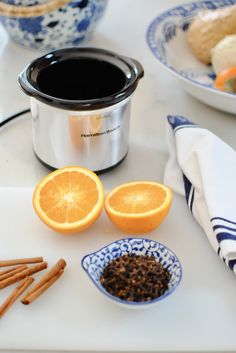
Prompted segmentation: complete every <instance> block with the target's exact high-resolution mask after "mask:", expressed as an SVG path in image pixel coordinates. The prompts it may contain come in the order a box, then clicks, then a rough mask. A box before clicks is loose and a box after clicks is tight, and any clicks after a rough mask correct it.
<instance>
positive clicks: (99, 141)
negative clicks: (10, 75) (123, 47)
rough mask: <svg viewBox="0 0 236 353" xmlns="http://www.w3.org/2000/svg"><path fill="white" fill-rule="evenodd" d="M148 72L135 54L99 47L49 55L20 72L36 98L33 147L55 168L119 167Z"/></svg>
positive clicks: (24, 86)
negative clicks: (136, 93) (133, 110)
mask: <svg viewBox="0 0 236 353" xmlns="http://www.w3.org/2000/svg"><path fill="white" fill-rule="evenodd" d="M143 74H144V71H143V68H142V66H141V64H140V63H139V62H138V61H136V60H134V59H131V58H127V57H124V56H120V55H117V54H115V53H113V52H111V51H107V50H104V49H97V48H84V47H83V48H67V49H60V50H56V51H54V52H51V53H48V54H46V55H44V56H42V57H40V58H38V59H36V60H34V61H33V62H31V63H30V64H29V66H28V67H26V69H25V70H24V71H23V72H22V73H21V74H20V75H19V83H20V86H21V88H22V89H23V91H24V92H25V93H26V94H28V95H29V96H30V97H31V98H30V100H31V112H32V118H33V149H34V152H35V155H36V156H37V158H38V159H39V160H40V161H41V162H42V163H43V164H45V165H46V166H48V167H49V168H51V169H57V168H61V167H63V166H66V165H80V166H84V167H87V168H89V169H91V170H93V171H95V172H103V171H105V170H107V169H109V168H111V167H114V166H116V165H117V164H118V163H120V162H121V161H122V160H123V159H124V158H125V156H126V154H127V152H128V146H129V120H130V103H131V97H132V94H133V92H134V90H135V89H136V87H137V84H138V81H139V79H140V78H141V77H142V76H143Z"/></svg>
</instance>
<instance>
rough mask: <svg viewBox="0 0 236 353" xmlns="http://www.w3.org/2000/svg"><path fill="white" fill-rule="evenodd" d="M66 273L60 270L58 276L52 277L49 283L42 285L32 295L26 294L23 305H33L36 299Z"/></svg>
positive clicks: (22, 301)
mask: <svg viewBox="0 0 236 353" xmlns="http://www.w3.org/2000/svg"><path fill="white" fill-rule="evenodd" d="M63 273H64V271H63V270H60V271H59V272H58V273H57V274H56V275H54V276H53V277H51V278H50V279H49V280H48V281H47V282H45V283H44V284H42V285H41V286H40V287H39V288H38V289H36V290H34V291H33V292H32V293H31V294H30V295H29V294H26V295H25V296H24V298H22V300H21V303H22V304H25V305H28V304H30V303H32V302H33V301H34V300H35V299H37V298H38V297H39V296H40V295H41V294H43V292H45V291H46V290H47V289H48V288H49V287H50V286H51V285H52V284H53V283H54V282H56V280H57V279H58V278H59V277H60V276H61V275H62V274H63Z"/></svg>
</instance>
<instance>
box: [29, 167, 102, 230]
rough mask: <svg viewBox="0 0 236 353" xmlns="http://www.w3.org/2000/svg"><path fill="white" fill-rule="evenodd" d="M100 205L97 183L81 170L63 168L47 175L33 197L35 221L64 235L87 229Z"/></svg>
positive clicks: (95, 216) (91, 173) (95, 218)
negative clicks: (37, 219)
mask: <svg viewBox="0 0 236 353" xmlns="http://www.w3.org/2000/svg"><path fill="white" fill-rule="evenodd" d="M103 205H104V190H103V185H102V182H101V180H100V179H99V177H98V176H97V175H96V174H95V173H94V172H92V171H91V170H88V169H86V168H82V167H65V168H61V169H58V170H56V171H54V172H52V173H50V174H49V175H47V176H46V177H44V178H43V179H42V180H41V181H40V182H39V184H38V185H37V186H36V188H35V191H34V194H33V206H34V209H35V211H36V213H37V214H38V216H39V218H40V219H41V220H42V221H43V222H44V223H45V224H46V225H48V226H49V227H51V228H52V229H54V230H55V231H57V232H60V233H64V234H72V233H78V232H81V231H83V230H85V229H87V228H88V227H90V226H91V225H92V224H93V223H94V222H95V221H96V220H97V218H98V217H99V216H100V214H101V212H102V209H103Z"/></svg>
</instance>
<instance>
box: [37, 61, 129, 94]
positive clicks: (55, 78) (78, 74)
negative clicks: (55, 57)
mask: <svg viewBox="0 0 236 353" xmlns="http://www.w3.org/2000/svg"><path fill="white" fill-rule="evenodd" d="M125 83H126V76H125V74H124V73H123V71H122V70H121V69H119V68H118V67H116V66H115V65H113V64H110V63H109V62H105V61H100V60H94V59H87V58H83V59H79V60H74V59H69V60H64V61H60V62H57V63H52V64H51V65H49V66H47V67H46V68H44V69H41V70H40V72H39V74H38V77H37V85H38V88H39V89H40V91H41V92H43V93H46V94H48V95H50V96H53V97H56V98H62V99H68V100H87V99H96V98H103V97H107V96H110V95H112V94H114V93H117V92H119V91H120V90H121V89H122V88H123V87H124V86H125Z"/></svg>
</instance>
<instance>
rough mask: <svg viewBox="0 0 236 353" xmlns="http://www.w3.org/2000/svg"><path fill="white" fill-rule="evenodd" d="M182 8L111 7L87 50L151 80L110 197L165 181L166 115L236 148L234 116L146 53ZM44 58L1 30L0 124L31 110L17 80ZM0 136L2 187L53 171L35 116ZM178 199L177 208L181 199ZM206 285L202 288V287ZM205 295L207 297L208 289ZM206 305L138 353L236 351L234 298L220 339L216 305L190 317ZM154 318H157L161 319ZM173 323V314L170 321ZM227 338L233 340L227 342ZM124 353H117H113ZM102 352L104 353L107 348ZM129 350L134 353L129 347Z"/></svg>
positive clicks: (136, 106)
mask: <svg viewBox="0 0 236 353" xmlns="http://www.w3.org/2000/svg"><path fill="white" fill-rule="evenodd" d="M183 2H184V1H183V0H182V1H179V0H166V1H161V0H146V1H143V0H119V1H117V0H110V2H109V5H108V8H107V12H106V14H105V16H104V17H103V19H102V21H101V22H100V24H99V26H98V28H97V30H96V32H95V33H94V35H93V38H92V39H91V41H90V42H89V43H88V45H89V46H96V47H102V48H106V49H110V50H113V51H116V52H118V53H120V54H123V55H127V56H130V57H133V58H136V59H138V60H139V61H140V62H141V63H142V65H143V67H144V71H145V76H144V78H143V79H142V80H141V81H140V84H139V86H138V88H137V90H136V91H135V95H134V97H133V99H132V110H131V129H130V150H129V153H128V156H127V158H126V159H125V160H124V162H123V163H122V164H121V165H120V166H118V167H117V168H115V169H113V170H111V171H110V172H107V173H105V174H103V175H101V179H102V181H103V183H104V186H105V188H106V189H110V188H112V187H114V186H116V185H118V184H120V183H123V182H127V181H131V180H137V179H140V180H145V179H147V180H156V181H162V175H163V170H164V166H165V162H166V160H167V153H168V152H167V143H166V139H165V118H166V115H167V114H179V115H183V116H186V117H189V118H190V119H191V120H192V121H194V122H196V123H198V124H200V125H202V126H204V127H206V128H208V129H210V130H211V131H212V132H214V133H215V134H217V135H218V136H220V137H221V138H222V139H223V140H224V141H225V142H227V143H228V144H229V145H231V146H232V147H233V148H236V139H235V131H236V118H235V116H233V115H229V114H226V113H224V112H221V111H217V110H214V109H212V108H210V107H208V106H206V105H204V104H202V103H201V102H199V101H197V100H195V99H194V98H192V97H191V96H189V95H188V94H187V93H186V92H185V91H184V90H183V88H182V87H181V85H180V84H179V81H178V80H177V79H176V78H175V77H173V76H172V75H171V74H170V73H168V72H167V71H165V70H164V69H163V68H162V67H161V66H160V65H159V64H158V63H157V61H156V59H155V57H154V56H153V54H152V53H151V51H150V50H149V48H148V46H147V43H146V38H145V35H146V29H147V27H148V25H149V23H150V22H151V20H152V19H153V18H154V17H155V16H156V15H157V14H158V13H160V12H161V11H163V10H165V9H167V8H169V7H171V6H176V5H177V4H181V3H183ZM185 2H187V1H185ZM40 54H41V53H40V52H38V51H34V50H28V49H25V48H21V47H19V46H17V45H16V44H14V43H13V42H11V41H9V40H8V37H7V34H6V33H5V31H4V29H3V28H2V27H0V121H1V120H3V119H4V118H7V117H8V116H10V115H12V114H14V113H16V112H18V111H21V110H23V109H25V108H28V107H29V99H28V97H27V96H25V95H24V94H23V93H22V92H21V90H20V88H19V86H18V83H17V76H18V74H19V72H20V71H21V70H22V69H23V68H24V67H25V66H26V65H27V64H28V63H29V61H31V60H32V59H34V58H36V57H37V56H39V55H40ZM0 135H1V137H0V161H1V162H0V187H34V186H35V185H36V183H37V182H38V181H39V180H40V179H41V178H42V177H43V176H44V175H46V174H48V172H49V171H48V170H47V169H46V168H45V167H43V166H42V165H41V164H40V163H39V162H38V160H37V159H36V158H35V156H34V153H33V151H32V138H31V117H30V114H27V115H26V116H25V117H21V118H19V119H18V120H15V121H13V122H11V123H9V124H7V125H6V126H4V127H2V128H1V131H0ZM176 199H177V200H178V197H176ZM180 203H181V207H185V204H184V200H180ZM174 207H175V206H174ZM174 212H175V209H174V208H173V210H172V216H171V217H172V218H171V222H172V223H171V225H172V227H173V229H175V223H174V222H175V221H176V222H177V224H179V223H178V222H179V220H178V219H177V216H175V215H174ZM181 212H182V211H181ZM177 214H178V212H177ZM182 214H184V215H186V217H188V216H189V214H188V212H187V210H186V211H183V212H182ZM188 225H189V226H191V227H193V232H195V233H199V234H200V236H202V237H203V235H202V234H201V230H200V229H199V228H198V226H197V225H195V223H194V221H192V220H189V221H188ZM180 228H181V227H180V225H177V228H176V229H175V232H176V236H178V232H181V230H180ZM168 242H169V243H170V245H171V244H172V243H171V241H170V240H168V238H167V243H168ZM172 245H173V244H172ZM205 246H208V244H207V243H205ZM190 248H191V246H190ZM191 249H192V248H191ZM175 250H176V252H178V251H179V252H180V255H183V257H184V260H185V264H187V258H190V257H191V253H188V254H185V255H184V253H183V250H182V248H181V245H180V244H177V242H176V243H175ZM192 251H194V249H192ZM206 253H207V251H206ZM209 254H210V255H212V256H213V257H214V256H216V255H215V254H212V250H211V249H210V247H209ZM216 261H218V259H217V260H216ZM190 262H191V260H190ZM219 266H220V268H221V266H222V267H223V265H222V264H221V263H220V265H219ZM211 271H212V269H211ZM220 272H221V270H220ZM193 275H194V274H193ZM220 275H224V276H226V277H227V281H228V282H230V286H231V287H230V288H231V290H232V288H233V284H232V274H231V273H229V274H228V270H227V269H226V270H225V269H222V273H220ZM216 279H217V278H216V277H215V282H214V288H217V286H216ZM191 280H192V279H191V273H189V272H188V271H187V276H186V281H187V284H188V285H189V287H191ZM188 281H189V282H188ZM203 282H204V281H203ZM228 282H227V283H228ZM201 284H203V285H204V283H201ZM185 285H186V284H185ZM235 287H236V282H235ZM203 288H204V287H203ZM207 288H208V289H209V286H208V287H207ZM220 290H222V288H221V289H220ZM226 292H227V289H225V292H224V293H223V292H222V293H223V294H222V295H224V294H225V293H226ZM234 293H235V288H234ZM186 296H187V291H186ZM197 298H198V297H197V296H196V297H195V298H194V301H197V300H198V299H197ZM206 300H209V303H210V301H211V298H209V292H208V293H205V294H204V291H203V292H201V293H200V295H199V303H196V302H192V304H191V299H189V301H187V304H186V305H187V306H189V310H190V311H189V312H190V317H188V316H187V312H185V313H184V315H183V317H182V318H181V317H180V320H186V332H184V327H185V326H184V325H183V324H181V325H180V327H181V330H182V331H181V332H178V323H177V326H176V335H174V336H173V337H169V338H168V339H169V341H168V339H167V343H166V345H165V344H164V343H163V342H161V345H160V346H159V345H158V342H157V344H156V349H154V348H153V347H154V346H151V345H150V346H147V350H146V349H145V348H144V347H141V348H140V350H142V351H146V352H147V351H149V350H150V351H158V352H160V351H177V350H180V351H181V349H182V351H190V350H191V351H194V350H195V351H196V350H198V351H201V352H204V351H218V352H219V351H222V352H223V351H226V350H228V351H236V339H235V338H234V336H235V334H234V332H235V329H232V326H234V327H235V324H236V319H235V318H236V315H235V314H236V313H235V307H234V306H233V304H235V300H234V299H233V297H232V298H231V297H230V298H229V303H230V305H231V307H230V309H229V308H227V310H229V312H230V310H231V309H232V315H229V318H228V319H227V315H223V310H224V307H223V306H222V307H221V308H220V309H219V308H218V307H215V312H217V311H218V310H219V312H218V314H219V315H218V317H219V320H220V317H221V315H223V316H224V320H223V322H224V325H225V326H224V327H225V329H224V332H223V333H222V336H221V334H220V332H219V331H216V334H215V333H214V329H215V326H216V325H217V322H216V320H217V316H216V315H213V311H214V306H213V304H212V303H211V305H210V309H209V312H208V313H207V314H208V315H209V316H208V317H205V316H204V313H202V316H201V317H200V316H198V318H195V317H191V314H193V313H194V311H193V309H192V311H191V309H190V306H191V305H192V306H195V305H196V307H197V308H198V309H196V310H199V308H200V307H201V306H203V307H204V308H205V309H204V310H206V308H207V305H206ZM203 304H204V305H203ZM186 310H187V309H186ZM220 310H222V312H221V311H220ZM233 313H234V315H233ZM156 314H157V316H158V311H157V312H156ZM172 315H175V314H174V313H172ZM157 320H158V317H157ZM201 320H202V322H203V326H204V329H205V330H208V331H209V332H205V333H203V331H202V329H201V327H200V326H201ZM206 320H207V321H206ZM204 322H205V324H204ZM198 325H199V326H198ZM198 329H199V330H200V331H199V332H201V335H202V336H200V337H198V333H197V332H198ZM0 331H1V329H0ZM194 332H195V333H196V335H195V334H194ZM227 334H228V337H227V338H226V336H227ZM188 335H189V336H190V337H191V339H192V341H193V344H192V346H191V342H189V344H188V345H187V344H186V345H185V344H183V345H181V344H179V343H180V341H181V340H182V341H183V340H184V339H186V340H187V341H188V340H189V338H188V337H187V336H188ZM167 337H168V334H167ZM201 337H202V341H201ZM171 340H172V341H171ZM197 342H199V344H197ZM91 347H92V346H89V345H88V347H87V350H91V349H92V348H91ZM1 348H2V347H1V342H0V349H1ZM36 348H37V347H36ZM118 348H119V346H118ZM118 348H116V347H114V351H115V350H116V349H118ZM99 350H100V351H101V348H100V349H99ZM124 350H125V349H124ZM124 350H123V351H124ZM127 350H129V351H132V350H134V349H133V347H132V345H130V346H129V347H127Z"/></svg>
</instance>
